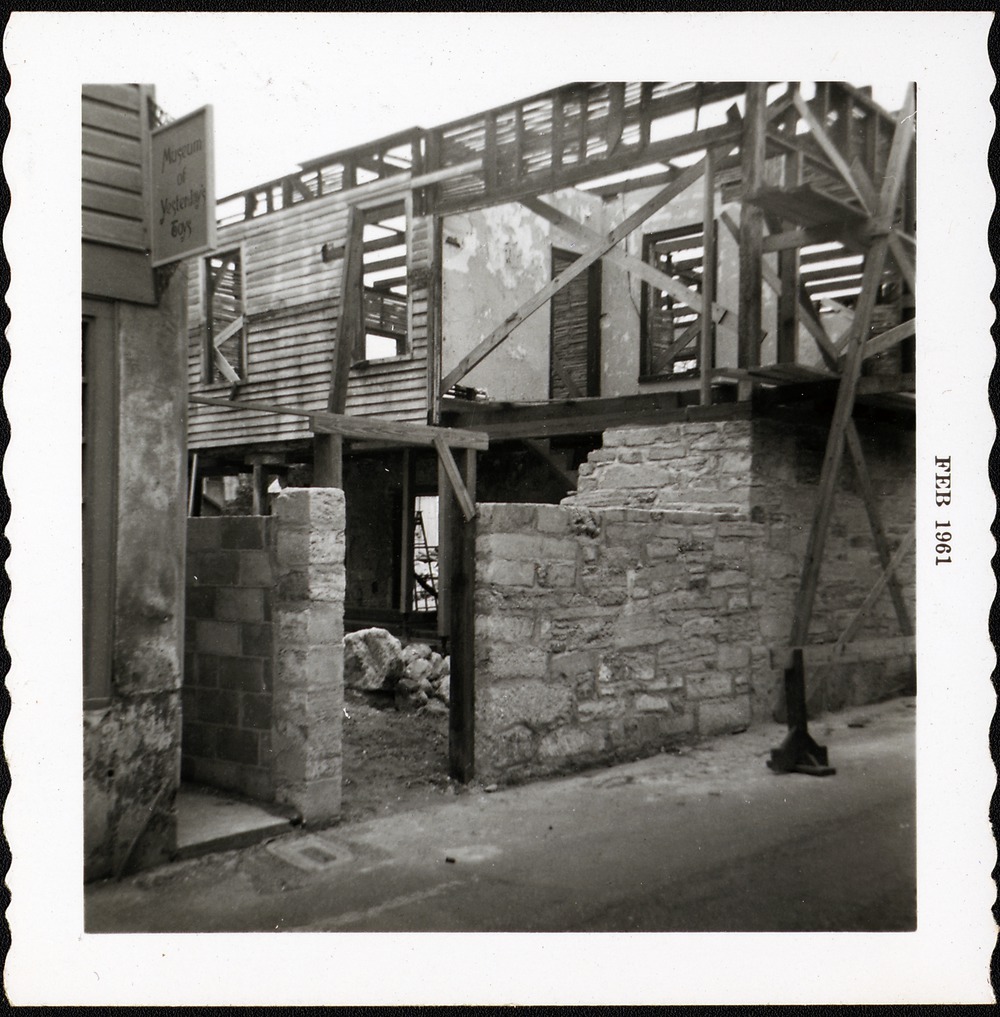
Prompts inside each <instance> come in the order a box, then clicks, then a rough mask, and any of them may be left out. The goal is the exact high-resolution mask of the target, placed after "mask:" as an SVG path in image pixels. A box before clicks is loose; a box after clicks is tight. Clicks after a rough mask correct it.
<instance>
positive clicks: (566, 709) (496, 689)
mask: <svg viewBox="0 0 1000 1017" xmlns="http://www.w3.org/2000/svg"><path fill="white" fill-rule="evenodd" d="M572 711H573V697H572V693H571V691H570V690H569V689H567V688H564V687H562V686H556V685H551V684H547V683H545V682H541V681H507V682H501V683H499V684H496V685H491V686H489V687H487V688H485V689H483V690H482V694H481V695H480V696H479V703H478V705H477V717H478V718H479V721H480V725H479V728H478V730H479V731H483V732H485V731H490V732H500V731H504V730H506V729H507V728H510V727H512V726H514V725H516V724H521V725H523V726H524V727H526V728H528V729H530V730H532V731H538V730H544V729H546V728H549V727H551V726H553V725H554V724H556V723H559V722H563V723H565V722H566V721H568V720H569V719H570V718H571V717H572Z"/></svg>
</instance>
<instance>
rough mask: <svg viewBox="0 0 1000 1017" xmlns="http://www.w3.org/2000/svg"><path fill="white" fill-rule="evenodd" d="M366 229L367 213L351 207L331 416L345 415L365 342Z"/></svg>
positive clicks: (341, 287)
mask: <svg viewBox="0 0 1000 1017" xmlns="http://www.w3.org/2000/svg"><path fill="white" fill-rule="evenodd" d="M364 229H365V217H364V213H363V212H362V211H361V209H359V208H355V207H353V206H351V208H349V209H348V210H347V237H346V240H345V242H344V260H343V264H342V266H341V270H340V312H339V316H338V318H337V345H336V348H335V350H334V359H333V364H332V365H331V377H330V394H329V396H328V398H327V406H326V408H327V409H328V410H329V411H330V412H331V413H343V412H344V408H345V406H346V405H347V382H348V379H349V377H350V373H351V364H352V363H353V362H354V356H355V353H356V351H357V349H358V347H359V346H360V345H361V343H362V341H363V332H364V313H365V311H364V301H363V299H362V292H361V290H362V285H363V272H364Z"/></svg>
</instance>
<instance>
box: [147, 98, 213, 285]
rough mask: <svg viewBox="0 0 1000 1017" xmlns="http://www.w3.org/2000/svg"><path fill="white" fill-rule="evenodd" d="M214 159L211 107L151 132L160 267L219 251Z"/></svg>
mask: <svg viewBox="0 0 1000 1017" xmlns="http://www.w3.org/2000/svg"><path fill="white" fill-rule="evenodd" d="M214 154H215V153H214V135H213V128H212V107H211V106H202V107H201V108H200V109H196V110H194V112H192V113H188V114H187V115H186V116H183V117H181V118H180V119H178V120H174V121H172V122H171V123H169V124H165V125H164V126H163V127H157V128H156V129H155V130H153V131H151V132H150V155H149V175H150V186H149V189H148V193H149V196H150V198H149V200H150V209H149V233H150V249H151V252H152V263H153V267H154V268H155V267H156V266H158V265H166V264H168V263H169V262H172V261H179V260H180V259H181V258H187V257H189V256H191V255H195V254H204V253H205V252H206V251H211V250H213V249H214V248H215V246H216V222H215V159H214Z"/></svg>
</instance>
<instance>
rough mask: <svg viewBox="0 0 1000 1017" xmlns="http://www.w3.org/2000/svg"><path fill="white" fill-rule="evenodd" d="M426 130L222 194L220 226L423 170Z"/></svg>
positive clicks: (341, 152)
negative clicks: (424, 134) (241, 189)
mask: <svg viewBox="0 0 1000 1017" xmlns="http://www.w3.org/2000/svg"><path fill="white" fill-rule="evenodd" d="M422 156H423V131H421V130H420V129H419V128H416V127H413V128H410V129H408V130H405V131H399V132H397V133H395V134H390V135H387V136H386V137H384V138H379V139H378V140H376V141H371V142H368V143H366V144H364V145H356V146H354V147H353V148H346V149H341V150H339V151H337V152H331V153H330V154H329V155H325V156H320V157H319V158H317V159H310V160H309V161H308V162H304V163H300V164H299V168H298V170H297V171H295V172H293V173H287V174H285V175H284V176H281V177H276V178H275V179H273V180H268V181H265V182H264V183H262V184H258V185H256V186H255V187H251V188H248V189H246V190H243V191H236V192H234V193H233V194H227V195H226V196H225V197H223V198H220V199H219V202H218V212H219V224H220V225H228V224H230V223H234V222H244V221H246V220H248V219H255V218H257V217H258V216H261V215H267V214H268V213H270V212H277V211H279V210H281V209H284V208H289V207H290V206H291V205H294V204H297V203H299V202H302V201H309V200H310V199H312V198H318V197H321V196H323V195H326V194H336V193H337V192H338V191H346V190H351V189H352V188H355V187H358V186H359V185H362V184H368V183H371V182H374V181H378V180H386V179H388V178H389V177H392V176H396V175H398V174H402V173H412V174H414V175H416V174H419V173H420V171H421V167H422Z"/></svg>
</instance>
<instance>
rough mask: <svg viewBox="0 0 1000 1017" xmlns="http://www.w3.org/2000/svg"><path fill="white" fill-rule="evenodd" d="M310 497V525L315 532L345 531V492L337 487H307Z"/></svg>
mask: <svg viewBox="0 0 1000 1017" xmlns="http://www.w3.org/2000/svg"><path fill="white" fill-rule="evenodd" d="M307 490H308V491H309V492H310V497H309V527H310V529H311V530H312V531H313V532H327V531H332V532H340V533H343V531H344V528H345V527H346V525H347V511H346V503H345V500H344V492H343V491H341V490H340V489H339V488H335V487H320V488H316V487H314V488H307Z"/></svg>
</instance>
